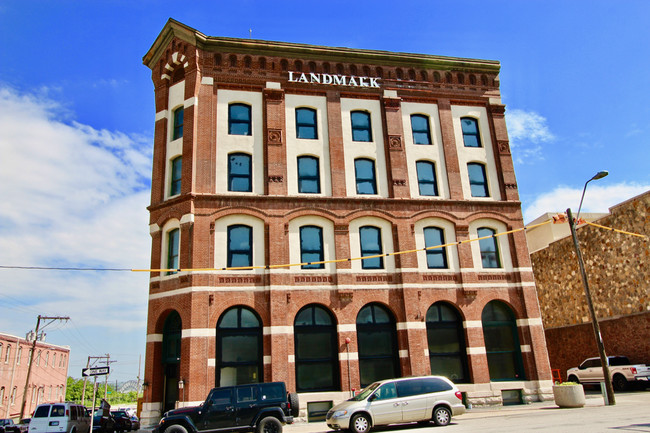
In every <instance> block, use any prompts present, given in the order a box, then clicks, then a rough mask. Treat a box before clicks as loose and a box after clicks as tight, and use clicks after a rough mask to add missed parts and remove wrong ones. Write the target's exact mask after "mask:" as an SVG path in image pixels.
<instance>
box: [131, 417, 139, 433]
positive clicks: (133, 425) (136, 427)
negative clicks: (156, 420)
mask: <svg viewBox="0 0 650 433" xmlns="http://www.w3.org/2000/svg"><path fill="white" fill-rule="evenodd" d="M131 429H132V430H134V431H138V430H140V420H139V419H138V417H137V416H135V415H131Z"/></svg>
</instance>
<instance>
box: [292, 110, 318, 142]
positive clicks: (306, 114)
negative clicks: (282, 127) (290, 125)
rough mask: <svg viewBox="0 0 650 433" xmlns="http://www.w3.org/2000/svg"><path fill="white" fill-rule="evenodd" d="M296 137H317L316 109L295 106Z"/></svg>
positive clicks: (311, 138)
mask: <svg viewBox="0 0 650 433" xmlns="http://www.w3.org/2000/svg"><path fill="white" fill-rule="evenodd" d="M296 138H303V139H307V140H315V139H317V138H318V128H317V124H316V110H314V109H313V108H307V107H300V108H296Z"/></svg>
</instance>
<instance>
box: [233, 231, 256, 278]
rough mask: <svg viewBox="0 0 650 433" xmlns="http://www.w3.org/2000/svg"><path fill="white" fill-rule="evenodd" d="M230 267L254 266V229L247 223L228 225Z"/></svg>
mask: <svg viewBox="0 0 650 433" xmlns="http://www.w3.org/2000/svg"><path fill="white" fill-rule="evenodd" d="M227 266H228V267H229V268H233V267H234V268H237V267H246V266H253V229H252V228H251V227H249V226H245V225H234V226H230V227H228V264H227Z"/></svg>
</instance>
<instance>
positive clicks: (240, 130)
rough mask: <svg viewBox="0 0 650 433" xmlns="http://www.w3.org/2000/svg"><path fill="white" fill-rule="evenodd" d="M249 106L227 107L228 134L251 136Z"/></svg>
mask: <svg viewBox="0 0 650 433" xmlns="http://www.w3.org/2000/svg"><path fill="white" fill-rule="evenodd" d="M251 124H252V121H251V106H250V105H247V104H230V105H228V134H231V135H252V134H253V130H252V128H251Z"/></svg>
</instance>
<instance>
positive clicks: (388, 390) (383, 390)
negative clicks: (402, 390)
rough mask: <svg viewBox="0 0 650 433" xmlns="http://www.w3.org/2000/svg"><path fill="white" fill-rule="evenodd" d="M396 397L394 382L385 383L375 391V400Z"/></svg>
mask: <svg viewBox="0 0 650 433" xmlns="http://www.w3.org/2000/svg"><path fill="white" fill-rule="evenodd" d="M395 397H397V390H396V389H395V382H389V383H385V384H383V385H382V386H380V387H379V389H378V390H377V391H376V392H375V400H387V399H389V398H395Z"/></svg>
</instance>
